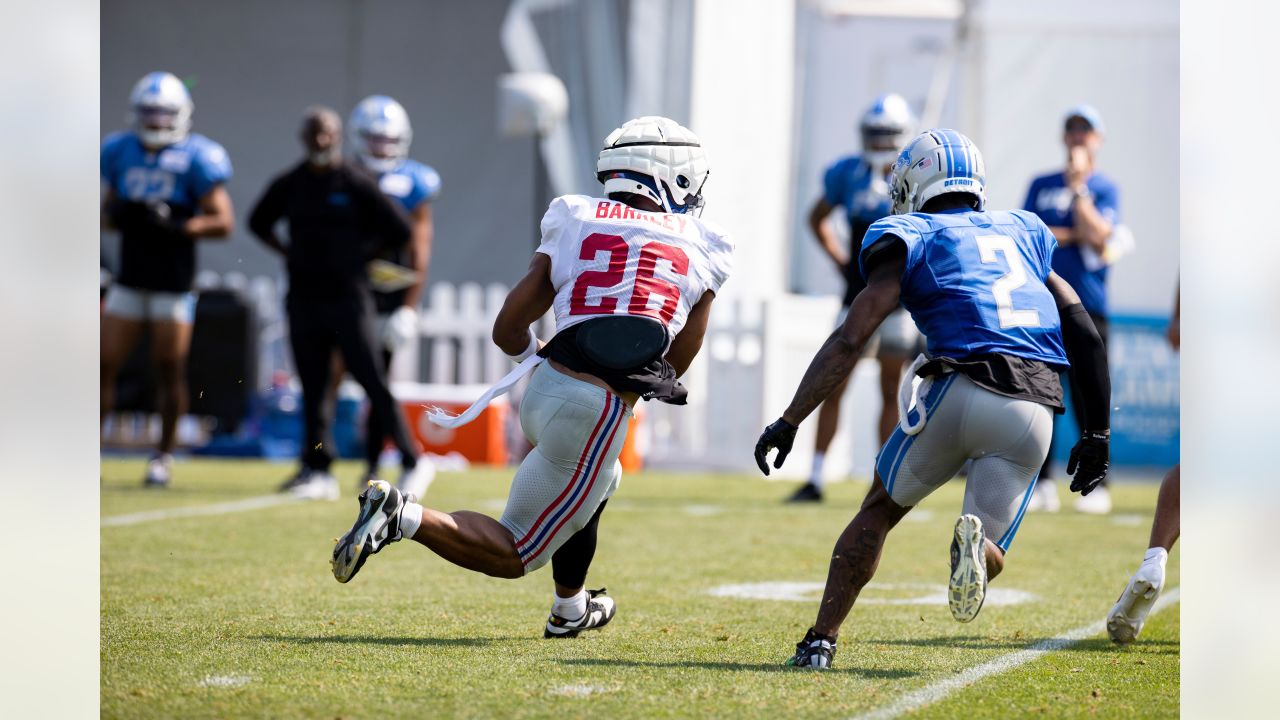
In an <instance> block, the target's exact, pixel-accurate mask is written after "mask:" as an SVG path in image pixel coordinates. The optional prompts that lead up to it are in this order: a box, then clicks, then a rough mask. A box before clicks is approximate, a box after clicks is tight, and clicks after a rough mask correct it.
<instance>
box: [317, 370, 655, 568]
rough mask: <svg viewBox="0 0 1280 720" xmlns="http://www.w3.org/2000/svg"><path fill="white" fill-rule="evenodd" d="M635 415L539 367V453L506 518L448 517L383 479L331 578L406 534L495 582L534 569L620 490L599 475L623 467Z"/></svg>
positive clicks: (532, 421) (533, 424) (534, 432)
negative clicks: (620, 458)
mask: <svg viewBox="0 0 1280 720" xmlns="http://www.w3.org/2000/svg"><path fill="white" fill-rule="evenodd" d="M630 415H631V413H630V410H629V409H628V408H627V407H626V404H625V403H623V402H622V401H621V400H620V399H619V398H617V396H615V395H612V394H611V393H605V391H603V390H601V389H600V388H596V387H594V386H592V385H589V384H587V383H584V382H581V381H579V380H575V379H573V378H569V377H567V376H564V375H561V374H559V373H557V372H555V371H554V370H553V369H551V368H550V367H547V366H543V367H539V368H538V370H537V371H536V372H535V374H534V378H533V380H532V381H531V383H530V388H529V391H528V392H526V395H525V400H524V403H523V404H522V407H521V413H520V419H521V426H522V427H523V429H524V431H525V433H526V435H528V436H529V439H530V441H532V442H534V443H535V447H534V449H533V452H531V453H529V455H528V456H527V457H525V459H524V461H523V462H522V463H521V464H520V468H519V469H518V470H517V471H516V475H515V478H514V480H513V481H512V484H511V492H510V494H509V496H508V499H507V507H506V509H505V510H504V512H503V515H502V519H501V520H494V519H493V518H490V517H488V516H487V515H482V514H480V513H473V512H468V511H459V512H454V513H443V512H440V511H438V510H434V509H431V508H425V507H423V506H421V505H418V504H417V503H414V502H410V501H407V500H406V499H405V496H404V494H403V493H401V492H400V491H399V490H397V489H396V488H394V487H392V486H391V485H390V484H389V483H387V482H385V481H376V482H373V483H370V485H369V488H368V489H367V490H366V491H365V492H364V493H363V494H362V495H361V510H360V515H359V517H358V519H357V520H356V523H355V525H353V526H352V528H351V530H350V531H348V532H347V534H346V535H344V536H343V537H342V538H341V539H340V540H339V541H338V544H337V545H336V546H335V548H334V553H333V572H334V576H335V577H336V578H337V579H338V580H339V581H340V582H347V581H348V580H350V579H351V577H352V576H354V575H355V573H356V572H357V571H358V570H359V569H360V567H361V566H362V565H363V564H364V561H365V559H367V557H368V556H369V555H371V554H373V553H376V552H378V551H380V550H381V549H382V548H383V547H385V546H386V545H387V544H389V543H391V542H395V541H396V540H399V539H401V538H402V537H410V538H412V539H413V540H415V541H417V542H418V543H420V544H422V545H424V546H426V547H427V548H429V549H431V550H432V551H433V552H435V553H436V554H437V555H440V556H441V557H443V558H445V559H446V560H449V561H450V562H452V563H454V564H455V565H459V566H461V567H465V568H467V569H470V570H475V571H477V572H482V573H485V574H487V575H492V576H495V577H504V578H516V577H521V576H523V575H525V574H528V573H530V572H532V571H534V570H536V569H538V568H539V567H541V566H543V565H545V564H546V563H547V562H549V561H550V560H551V557H552V556H553V555H554V554H555V552H556V550H557V549H559V547H560V546H561V545H563V544H564V543H565V542H567V541H568V540H569V538H571V537H572V536H573V535H574V534H576V533H577V532H578V531H579V530H581V529H582V528H583V527H585V526H586V524H587V523H588V522H589V521H590V520H591V518H592V517H593V515H594V512H595V509H596V508H598V507H599V505H600V503H601V502H603V501H604V500H605V499H607V497H608V493H610V492H611V491H612V489H613V488H614V487H616V477H614V478H610V477H609V472H608V471H604V472H602V469H603V468H613V467H614V465H615V463H616V462H617V458H618V454H619V453H620V452H621V450H622V443H623V440H624V438H625V436H626V423H627V420H628V419H629V418H630Z"/></svg>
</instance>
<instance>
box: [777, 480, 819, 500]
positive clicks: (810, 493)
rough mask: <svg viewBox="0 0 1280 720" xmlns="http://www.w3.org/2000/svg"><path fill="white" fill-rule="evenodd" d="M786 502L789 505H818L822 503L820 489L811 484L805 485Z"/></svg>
mask: <svg viewBox="0 0 1280 720" xmlns="http://www.w3.org/2000/svg"><path fill="white" fill-rule="evenodd" d="M786 501H787V502H789V503H807V502H815V503H820V502H822V488H820V487H818V486H817V485H814V484H813V483H805V484H804V485H802V486H800V489H799V490H796V491H795V492H794V493H792V494H791V495H790V496H789V497H787V500H786Z"/></svg>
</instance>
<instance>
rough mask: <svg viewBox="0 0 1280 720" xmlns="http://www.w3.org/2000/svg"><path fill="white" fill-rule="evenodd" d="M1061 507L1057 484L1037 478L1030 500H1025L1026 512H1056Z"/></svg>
mask: <svg viewBox="0 0 1280 720" xmlns="http://www.w3.org/2000/svg"><path fill="white" fill-rule="evenodd" d="M1090 494H1092V493H1090ZM1061 508H1062V503H1061V502H1059V501H1058V484H1057V483H1055V482H1054V481H1052V480H1047V479H1045V478H1041V479H1039V480H1037V481H1036V487H1035V489H1034V490H1032V491H1031V500H1029V501H1028V502H1027V512H1046V513H1056V512H1058V510H1059V509H1061Z"/></svg>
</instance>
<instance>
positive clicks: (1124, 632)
mask: <svg viewBox="0 0 1280 720" xmlns="http://www.w3.org/2000/svg"><path fill="white" fill-rule="evenodd" d="M1163 589H1164V564H1162V563H1159V562H1144V563H1142V567H1140V568H1138V572H1136V573H1134V574H1133V577H1132V578H1130V579H1129V584H1128V585H1127V586H1126V587H1125V589H1124V592H1122V593H1120V597H1119V598H1118V599H1117V600H1116V606H1115V607H1113V608H1111V612H1109V613H1107V634H1108V635H1110V636H1111V641H1112V642H1115V643H1118V644H1120V645H1125V644H1127V643H1131V642H1133V641H1134V640H1137V639H1138V634H1139V633H1141V632H1142V626H1143V625H1144V624H1146V622H1147V614H1148V613H1150V612H1151V606H1153V605H1155V604H1156V598H1158V597H1160V591H1161V590H1163Z"/></svg>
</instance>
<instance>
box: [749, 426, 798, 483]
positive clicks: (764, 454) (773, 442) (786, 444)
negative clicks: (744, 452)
mask: <svg viewBox="0 0 1280 720" xmlns="http://www.w3.org/2000/svg"><path fill="white" fill-rule="evenodd" d="M798 429H799V428H797V427H796V426H795V425H792V424H791V423H789V422H787V421H786V420H783V419H782V418H778V419H777V420H775V421H774V423H773V424H772V425H770V426H769V427H767V428H765V429H764V432H762V433H760V439H759V440H757V441H756V465H759V466H760V472H762V473H764V474H765V475H768V474H769V458H768V455H769V451H770V450H772V449H774V448H777V449H778V457H777V458H775V459H774V461H773V466H774V467H775V468H780V467H782V462H783V461H784V460H786V459H787V455H788V454H789V453H790V452H791V443H793V442H795V441H796V430H798Z"/></svg>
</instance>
